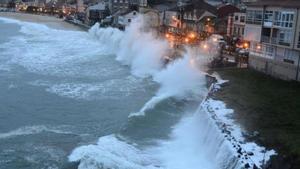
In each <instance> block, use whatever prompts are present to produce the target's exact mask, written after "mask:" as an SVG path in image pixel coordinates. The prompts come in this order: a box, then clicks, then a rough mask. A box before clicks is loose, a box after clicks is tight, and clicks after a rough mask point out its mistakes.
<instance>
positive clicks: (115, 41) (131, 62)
mask: <svg viewBox="0 0 300 169" xmlns="http://www.w3.org/2000/svg"><path fill="white" fill-rule="evenodd" d="M143 28H144V23H143V17H141V16H139V17H137V18H136V19H134V20H133V21H132V23H131V24H130V26H129V27H127V28H126V30H125V31H120V30H118V29H115V28H99V24H95V25H94V26H93V27H92V28H91V30H90V31H89V33H90V34H91V35H92V36H93V37H95V38H97V39H98V40H99V41H100V43H101V44H103V47H104V48H106V50H107V51H108V52H111V53H112V54H116V55H117V57H116V60H117V61H120V62H121V63H122V64H124V65H128V66H130V68H131V72H132V74H133V75H135V76H138V77H149V76H153V75H154V74H156V73H157V72H158V71H160V70H161V69H162V68H163V56H164V55H166V54H167V51H168V50H169V45H168V43H167V42H166V41H164V40H161V39H157V38H155V37H154V36H153V33H151V32H144V31H143V30H144V29H143Z"/></svg>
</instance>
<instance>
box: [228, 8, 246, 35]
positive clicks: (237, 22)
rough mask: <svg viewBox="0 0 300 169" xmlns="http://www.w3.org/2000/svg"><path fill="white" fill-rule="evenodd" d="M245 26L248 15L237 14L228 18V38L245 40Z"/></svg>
mask: <svg viewBox="0 0 300 169" xmlns="http://www.w3.org/2000/svg"><path fill="white" fill-rule="evenodd" d="M245 24H246V13H244V12H235V13H234V14H233V15H232V16H229V17H228V23H227V36H229V37H237V38H239V39H243V38H244V32H245Z"/></svg>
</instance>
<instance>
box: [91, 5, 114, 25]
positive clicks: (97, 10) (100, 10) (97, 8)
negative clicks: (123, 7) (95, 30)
mask: <svg viewBox="0 0 300 169" xmlns="http://www.w3.org/2000/svg"><path fill="white" fill-rule="evenodd" d="M109 14H110V13H109V9H108V7H107V5H106V3H105V2H104V1H101V2H99V3H98V4H96V5H92V6H89V7H88V8H87V10H86V17H87V20H88V23H89V25H94V24H95V23H96V22H101V21H102V20H103V19H104V18H105V17H107V16H109Z"/></svg>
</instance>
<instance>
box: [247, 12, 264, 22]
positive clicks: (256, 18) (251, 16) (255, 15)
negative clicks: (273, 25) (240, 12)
mask: <svg viewBox="0 0 300 169" xmlns="http://www.w3.org/2000/svg"><path fill="white" fill-rule="evenodd" d="M246 16H247V18H246V22H247V23H249V24H257V25H259V24H261V22H262V11H258V10H248V11H247V13H246Z"/></svg>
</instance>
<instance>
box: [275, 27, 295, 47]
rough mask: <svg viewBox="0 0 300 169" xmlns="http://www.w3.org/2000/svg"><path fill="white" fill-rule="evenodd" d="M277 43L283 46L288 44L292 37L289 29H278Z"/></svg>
mask: <svg viewBox="0 0 300 169" xmlns="http://www.w3.org/2000/svg"><path fill="white" fill-rule="evenodd" d="M278 37H279V39H278V41H279V44H280V45H284V46H290V43H291V41H292V39H293V37H292V31H291V30H280V31H279V36H278Z"/></svg>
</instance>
